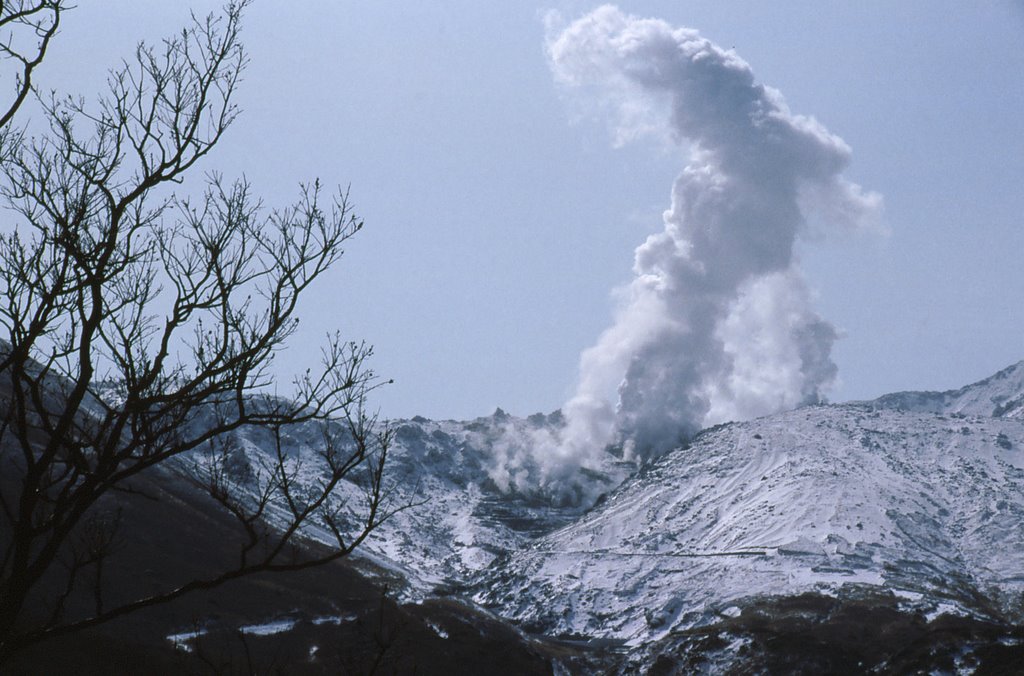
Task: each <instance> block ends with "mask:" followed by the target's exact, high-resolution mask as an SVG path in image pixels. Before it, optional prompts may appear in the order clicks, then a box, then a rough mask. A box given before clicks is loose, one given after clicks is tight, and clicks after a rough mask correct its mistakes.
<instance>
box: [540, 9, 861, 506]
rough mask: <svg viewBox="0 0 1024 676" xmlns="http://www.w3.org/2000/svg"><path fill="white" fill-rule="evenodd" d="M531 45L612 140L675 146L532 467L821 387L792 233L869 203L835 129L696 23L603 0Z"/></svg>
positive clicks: (685, 432) (843, 218)
mask: <svg viewBox="0 0 1024 676" xmlns="http://www.w3.org/2000/svg"><path fill="white" fill-rule="evenodd" d="M548 54H549V57H550V63H551V68H552V71H553V74H554V76H555V78H556V80H557V81H558V82H559V83H561V84H563V85H565V86H566V87H567V88H568V89H570V90H573V91H578V92H582V93H583V94H584V95H585V96H587V95H589V96H590V97H591V99H593V98H594V97H596V99H597V100H598V102H600V103H601V104H602V105H603V106H604V107H605V108H607V109H610V110H611V111H612V114H613V116H614V117H613V119H614V122H615V124H616V126H617V132H618V134H617V136H618V138H619V140H629V139H631V138H633V137H635V136H637V135H638V134H640V133H647V132H652V131H653V132H655V133H656V134H657V136H658V137H660V138H665V139H668V142H670V143H674V144H677V145H678V146H680V147H683V148H686V149H688V152H689V163H688V164H687V165H686V167H685V168H684V169H683V171H682V174H681V175H680V176H679V177H678V178H677V179H676V181H675V184H674V185H673V188H672V202H671V208H670V209H669V210H668V211H666V212H665V214H664V230H663V231H661V232H658V233H656V234H654V235H651V236H650V237H648V238H647V240H646V241H645V242H643V243H642V244H641V245H640V246H638V247H637V249H636V251H635V261H634V266H633V270H634V273H635V276H634V278H633V280H632V282H631V283H630V284H629V285H628V287H627V288H626V289H624V290H623V294H622V296H623V300H622V303H621V305H620V307H619V308H618V310H617V313H616V315H615V319H614V322H613V324H612V326H611V327H609V328H608V329H607V330H606V331H605V332H604V333H603V334H602V335H601V336H600V338H599V339H598V341H597V343H596V344H595V345H594V346H593V347H591V348H589V349H587V350H586V351H585V352H584V353H583V355H582V357H581V362H580V379H579V383H578V386H577V390H576V393H575V396H574V397H573V398H572V399H571V400H570V401H569V402H568V403H567V404H566V405H565V407H564V408H563V411H564V414H565V416H566V427H565V428H564V429H563V430H562V433H561V435H560V436H559V438H558V439H556V440H553V441H552V442H551V443H547V444H545V443H542V444H540V446H539V447H535V450H534V451H533V453H534V454H535V459H536V460H537V462H538V463H540V464H541V466H542V467H543V468H544V478H545V481H546V482H547V483H548V484H549V486H552V487H553V486H555V485H557V483H558V482H559V481H562V480H565V479H566V478H567V477H568V476H569V474H570V473H571V472H572V470H573V469H575V468H578V467H580V466H588V465H591V464H592V463H593V459H594V457H595V455H596V454H600V453H601V452H602V451H603V449H604V448H605V446H606V445H607V444H609V443H618V442H622V443H624V444H625V446H626V450H627V452H633V453H635V454H636V455H637V456H639V457H640V458H641V459H647V458H649V457H651V456H653V455H655V454H658V453H661V452H664V451H665V450H668V449H670V448H671V447H673V446H674V445H676V444H678V442H679V441H680V440H681V439H682V438H685V437H688V436H690V435H692V434H694V433H696V432H697V431H698V430H700V429H701V428H702V427H705V426H707V425H710V424H715V423H717V422H722V421H725V420H736V419H745V418H751V417H755V416H759V415H765V414H768V413H772V412H776V411H779V410H783V409H787V408H792V407H795V406H798V405H800V404H803V403H807V402H815V401H818V400H820V399H821V398H822V396H823V393H824V392H825V391H826V390H827V389H828V387H829V386H830V385H831V384H832V382H833V380H834V378H835V374H836V367H835V365H834V364H833V362H832V360H831V358H830V352H831V348H832V344H833V342H834V341H835V339H836V331H835V329H834V328H833V327H832V326H831V325H830V324H829V323H827V322H826V321H824V320H823V319H821V318H820V317H819V316H818V315H817V314H816V313H815V312H814V310H813V309H812V304H811V298H810V294H809V292H808V289H807V287H806V285H805V283H804V281H803V278H802V276H801V274H800V272H799V270H798V268H797V265H796V260H795V257H794V244H795V243H796V240H797V237H798V236H799V235H800V234H801V232H804V231H805V230H806V223H807V220H808V218H809V217H811V216H812V215H813V216H815V220H816V221H825V222H826V226H827V227H852V226H856V225H858V224H859V223H860V222H861V221H862V220H863V219H864V217H866V216H868V215H870V214H871V213H872V212H873V211H875V210H876V209H877V208H878V206H879V204H880V198H879V197H878V196H877V195H874V194H866V193H864V192H863V191H862V190H861V189H860V187H859V186H857V185H855V184H853V183H850V182H848V181H847V180H845V179H844V178H843V177H842V176H841V172H842V171H843V169H844V168H845V167H846V166H847V164H848V162H849V158H850V150H849V148H848V147H847V146H846V144H845V143H844V142H843V141H842V140H841V139H840V138H838V137H836V136H834V135H832V134H830V133H829V132H828V131H827V130H826V129H825V128H824V127H823V126H822V125H821V124H819V123H818V122H817V121H816V120H814V119H812V118H809V117H803V116H799V115H794V114H792V113H791V112H790V111H789V109H788V108H787V106H786V104H785V102H784V100H783V98H782V96H781V94H780V93H779V92H777V91H776V90H774V89H771V88H769V87H766V86H764V85H761V84H759V83H758V82H757V81H756V80H755V79H754V75H753V72H752V71H751V69H750V67H749V66H748V65H747V63H746V62H744V61H743V60H742V59H740V58H739V57H738V56H736V55H735V54H734V53H733V52H732V51H726V50H723V49H721V48H720V47H718V46H717V45H715V44H713V43H712V42H710V41H709V40H707V39H705V38H703V37H701V36H700V34H699V33H698V32H697V31H695V30H691V29H688V28H673V27H671V26H670V25H668V24H667V23H665V22H663V21H659V20H653V19H640V18H637V17H634V16H629V15H626V14H623V13H622V12H621V11H619V10H618V9H617V8H615V7H612V6H603V7H600V8H599V9H597V10H595V11H594V12H592V13H590V14H588V15H586V16H584V17H582V18H581V19H579V20H577V21H575V22H573V23H572V24H570V25H569V26H567V27H566V28H565V29H564V30H562V31H561V32H559V33H557V34H553V35H552V36H551V38H550V39H549V42H548ZM616 385H618V403H617V405H616V406H614V407H613V406H612V404H611V403H610V402H609V401H608V395H609V392H611V391H612V390H613V389H614V388H615V386H616Z"/></svg>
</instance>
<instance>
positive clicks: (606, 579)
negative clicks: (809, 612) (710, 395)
mask: <svg viewBox="0 0 1024 676" xmlns="http://www.w3.org/2000/svg"><path fill="white" fill-rule="evenodd" d="M851 583H852V584H863V585H870V586H873V587H876V588H883V589H891V590H893V591H895V592H897V593H898V594H900V595H902V596H904V597H906V598H907V599H914V600H916V601H917V604H918V607H921V608H923V609H925V610H932V611H938V610H942V609H956V610H958V611H960V612H964V613H974V614H977V615H982V616H984V615H989V616H994V615H998V614H999V613H1018V614H1019V613H1020V612H1021V608H1022V607H1024V606H1022V604H1021V601H1022V600H1024V424H1022V422H1021V421H1018V420H1005V419H994V418H980V417H965V416H963V415H961V414H956V415H954V416H944V415H937V414H933V413H911V412H903V411H896V410H889V409H880V408H875V407H870V406H864V405H844V406H819V407H809V408H803V409H799V410H796V411H793V412H789V413H784V414H780V415H776V416H772V417H768V418H763V419H759V420H755V421H751V422H747V423H736V424H729V425H725V426H721V427H719V428H714V429H711V430H708V431H705V432H704V433H702V434H700V435H699V436H698V437H697V438H696V439H695V440H694V442H693V443H692V444H691V445H690V446H689V447H686V448H680V449H678V450H676V451H674V452H672V453H669V454H668V455H666V456H665V457H663V458H662V459H661V460H659V461H658V462H656V463H654V464H653V465H651V466H649V467H648V468H646V469H645V470H643V471H641V472H640V473H639V474H637V475H636V476H634V477H633V478H632V479H630V480H628V481H627V482H626V483H625V484H624V485H623V486H621V487H620V488H619V489H618V490H616V491H614V492H613V493H611V494H610V495H609V496H608V497H607V499H606V500H605V501H603V503H601V504H599V505H598V506H597V507H595V508H594V509H593V510H592V511H590V512H589V513H588V514H586V515H584V516H583V517H582V518H580V519H579V520H578V521H576V522H574V523H572V524H570V525H567V526H566V527H564V528H562V529H560V530H558V531H556V532H553V533H550V534H549V535H547V536H544V537H541V538H539V539H537V540H535V541H533V542H531V543H529V544H527V545H526V546H525V547H523V548H522V549H521V550H519V551H517V552H515V553H513V554H512V555H511V556H509V557H508V558H507V559H505V560H503V561H502V562H500V564H499V565H497V566H495V567H494V568H493V569H491V570H489V571H487V572H486V573H485V574H484V575H483V576H482V577H481V578H480V579H479V581H478V586H477V588H478V593H477V596H476V599H477V600H478V601H479V602H480V603H482V604H484V605H486V606H489V607H491V608H493V609H494V610H496V611H497V612H498V613H500V614H502V615H504V616H506V617H509V618H513V619H515V620H518V621H520V622H522V623H523V624H524V625H525V626H527V627H529V628H531V629H533V630H538V631H545V632H553V633H556V634H563V635H578V636H586V637H600V638H608V639H622V640H627V641H630V642H632V643H633V644H634V645H643V644H645V643H647V642H649V641H651V640H653V639H657V638H659V637H661V636H664V635H666V634H667V633H668V632H669V631H670V630H672V629H678V628H684V627H691V626H696V625H702V624H708V623H711V622H713V621H715V620H716V619H717V618H720V617H721V616H723V615H731V614H735V613H736V612H738V611H737V609H736V608H735V607H734V606H735V605H737V604H739V605H742V603H743V600H744V599H750V598H752V597H756V596H758V595H788V594H796V593H800V592H802V591H810V590H826V591H827V590H830V589H832V590H834V589H836V588H838V587H841V586H843V585H848V584H851ZM908 602H909V601H908ZM1016 619H1017V620H1018V621H1019V620H1020V619H1021V618H1020V617H1017V618H1016Z"/></svg>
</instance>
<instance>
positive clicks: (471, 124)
mask: <svg viewBox="0 0 1024 676" xmlns="http://www.w3.org/2000/svg"><path fill="white" fill-rule="evenodd" d="M187 4H188V3H185V2H182V3H177V2H175V3H170V2H156V1H155V0H154V1H152V2H143V1H138V0H135V1H132V2H127V1H124V0H119V1H108V2H103V3H85V2H83V3H81V5H80V7H79V8H78V9H76V10H75V11H74V12H71V13H69V14H68V15H67V17H66V23H65V28H64V31H63V34H62V35H61V37H60V39H59V41H58V42H56V43H55V44H54V48H53V52H52V55H51V58H50V59H49V60H48V61H47V63H46V64H45V68H44V69H42V70H41V71H40V73H39V82H40V84H41V85H42V86H44V87H46V86H53V87H57V88H59V89H62V90H70V91H75V92H78V93H81V94H84V95H86V96H90V95H92V93H93V92H95V91H96V90H97V89H98V88H100V87H101V86H102V82H103V78H104V73H105V70H106V69H107V68H108V67H109V66H111V65H114V63H116V61H117V60H118V59H119V58H121V57H123V56H128V55H129V54H130V53H131V50H132V49H133V46H134V43H135V41H136V40H137V39H138V38H142V37H145V38H147V39H150V40H152V39H155V38H159V37H160V36H162V35H165V34H167V33H169V32H172V31H173V30H174V29H175V28H176V27H178V26H180V25H182V24H183V23H184V22H185V21H186V20H187V6H186V5H187ZM191 4H192V6H193V7H194V8H195V9H196V10H197V11H199V12H201V13H202V12H206V11H209V10H210V9H212V8H214V7H216V3H212V2H193V3H191ZM283 6H285V5H282V3H277V2H270V1H268V0H263V1H262V2H257V3H256V4H255V5H254V6H253V7H252V8H251V9H250V11H249V13H248V17H247V19H246V22H245V42H246V44H247V47H248V49H249V52H250V56H251V65H250V68H249V71H248V73H247V75H246V78H245V82H244V84H243V88H242V91H241V96H240V99H239V100H240V102H241V104H242V106H243V107H244V109H245V112H244V114H243V116H242V117H241V118H240V120H239V122H238V123H237V126H236V127H235V128H233V129H232V130H231V132H230V133H229V135H228V137H227V138H226V139H225V140H224V142H223V144H222V145H221V147H220V149H219V151H217V152H215V153H214V154H213V155H211V156H210V157H209V158H208V159H207V161H206V163H205V164H204V165H203V167H202V169H203V170H213V169H217V170H221V171H223V172H224V173H225V174H226V175H228V176H235V175H239V174H241V173H244V174H245V175H246V176H247V177H248V178H249V179H251V180H252V182H253V183H254V185H255V187H256V189H257V192H259V193H261V194H262V195H264V197H265V198H266V201H267V202H268V204H283V203H284V202H286V201H287V200H288V199H290V197H291V196H293V195H294V193H295V187H296V185H297V183H298V182H299V181H305V180H310V179H312V178H314V177H320V179H321V180H322V181H323V182H324V183H326V184H328V185H332V184H339V183H340V184H351V189H352V196H353V198H354V201H355V203H356V204H357V207H358V211H359V213H360V215H361V216H362V217H363V218H364V219H365V220H366V224H367V227H366V229H365V230H364V232H362V233H360V235H359V236H358V237H357V238H356V239H355V240H353V242H352V245H351V246H350V247H349V250H348V254H347V255H346V258H345V259H344V260H343V261H342V262H341V264H339V266H338V267H337V269H336V270H334V271H332V272H331V274H330V275H329V277H328V278H327V279H325V280H323V281H322V282H321V284H320V285H319V286H318V287H317V288H316V289H315V290H314V291H313V292H312V293H311V294H310V296H309V297H308V298H307V302H306V304H305V306H304V308H303V310H304V311H303V313H302V316H303V328H302V332H301V334H300V335H299V336H298V337H297V340H296V343H295V347H294V348H293V349H292V350H291V351H290V352H288V353H286V354H285V355H283V356H282V358H281V367H280V368H281V369H282V375H285V374H287V373H288V372H289V371H297V370H299V369H300V368H304V366H305V364H306V363H307V360H308V359H309V357H310V356H311V355H310V351H311V350H310V348H311V347H313V346H315V345H316V344H317V342H318V341H319V340H320V338H321V337H322V336H323V335H324V334H325V333H326V332H327V331H330V330H333V329H335V328H338V329H341V330H342V331H343V333H344V334H345V335H346V336H350V337H352V338H357V339H359V338H365V339H366V340H367V341H369V342H371V343H373V344H374V345H375V346H376V350H377V356H376V358H375V360H374V365H375V367H376V369H377V370H378V371H379V372H380V373H381V374H382V375H385V376H387V377H392V378H394V379H395V384H394V385H391V386H389V387H388V388H386V389H385V390H384V391H381V392H380V393H379V396H378V397H377V403H378V404H379V405H380V406H381V410H382V413H383V414H384V415H385V416H389V417H407V416H412V415H415V414H422V415H426V416H429V417H434V418H449V417H451V418H467V417H473V416H477V415H483V414H486V413H490V412H491V411H493V409H494V407H495V406H502V407H503V408H505V409H506V410H509V411H511V412H513V413H516V414H522V415H525V414H529V413H532V412H535V411H539V410H543V411H549V410H552V409H554V408H557V407H558V406H559V405H560V404H561V403H562V402H563V401H565V399H566V398H567V397H569V396H570V395H571V394H572V391H573V388H574V385H575V376H576V368H577V364H578V358H579V353H580V351H581V350H582V349H584V348H586V347H588V346H590V345H591V344H593V342H594V341H595V340H596V338H597V336H598V334H599V333H600V332H601V331H602V329H604V328H605V327H606V326H607V325H608V324H609V321H610V313H611V308H612V303H611V299H610V292H611V291H612V289H613V288H615V287H616V286H619V285H622V284H624V283H626V282H627V281H628V280H629V278H630V267H631V265H632V257H633V249H634V247H635V246H636V245H637V244H639V243H640V242H641V241H643V239H644V238H645V237H646V236H647V235H648V234H649V233H651V232H654V231H656V230H659V229H660V228H661V212H662V211H663V210H664V209H666V208H667V207H668V204H669V195H670V189H671V185H672V181H673V179H674V178H675V176H676V175H677V174H678V173H679V171H680V170H681V169H682V167H683V166H684V164H685V161H686V157H685V154H684V153H683V152H682V151H681V150H674V151H673V150H666V149H665V148H662V147H661V146H659V145H658V144H657V143H656V142H655V141H653V140H646V141H641V142H638V143H636V144H633V145H628V146H626V147H623V148H614V147H613V145H612V135H611V133H610V131H609V128H608V125H607V124H606V121H605V120H603V119H601V118H600V117H599V116H597V115H595V116H593V117H585V116H584V117H583V118H582V119H581V117H580V113H581V111H582V110H583V109H582V108H581V107H580V106H579V105H578V104H577V103H573V101H572V100H571V99H569V98H567V97H566V96H565V95H564V92H561V91H559V89H558V88H557V87H556V86H555V84H554V83H553V81H552V77H551V74H550V72H549V69H548V66H547V62H546V58H545V55H544V51H543V45H544V24H543V16H544V13H545V12H546V11H547V10H550V9H555V10H558V11H560V12H562V13H563V14H564V16H565V18H567V19H572V18H575V17H576V16H578V15H580V14H582V13H584V12H586V11H589V10H590V9H592V8H593V7H594V6H595V4H592V3H584V2H578V1H575V0H572V1H569V0H564V1H561V2H558V1H553V2H548V3H544V4H533V3H530V2H503V3H497V2H494V3H491V2H479V0H475V1H470V0H460V1H446V2H437V3H418V4H414V3H407V2H397V1H387V0H382V1H377V2H369V1H366V0H364V1H361V2H357V1H351V0H332V1H318V2H314V1H308V2H301V3H288V4H287V9H282V7H283ZM619 6H620V7H621V8H622V9H623V10H624V11H626V12H630V13H633V14H638V15H644V16H655V17H659V18H662V19H665V20H666V21H668V22H670V23H672V24H674V25H686V26H690V27H692V28H696V29H698V30H700V31H701V32H702V34H704V35H705V36H706V37H708V38H710V39H712V40H714V41H715V42H717V43H719V44H720V45H722V46H723V47H727V48H728V47H734V48H735V50H736V52H737V53H738V54H739V55H740V56H741V57H742V58H744V59H745V60H746V61H747V62H749V63H750V65H751V67H752V69H753V71H754V73H755V74H756V76H757V77H758V79H759V80H760V81H761V82H763V83H765V84H767V85H770V86H773V87H775V88H777V89H779V90H780V91H781V92H782V93H783V95H784V96H785V97H786V100H787V101H788V103H789V106H790V108H791V109H792V110H793V111H794V112H795V113H800V114H806V115H813V116H815V117H816V118H818V120H819V121H821V122H822V123H823V124H824V125H825V126H826V127H827V128H828V129H830V130H831V131H832V132H834V133H836V134H838V135H840V136H841V137H842V138H843V139H845V141H846V142H847V143H848V144H849V145H850V146H851V147H852V149H853V162H852V164H851V167H850V169H849V171H848V172H847V176H848V177H849V178H850V179H852V180H854V181H856V182H858V183H860V184H861V185H862V186H864V187H865V188H867V189H870V190H874V191H878V192H880V193H882V195H883V196H884V199H885V204H886V208H885V214H884V225H885V226H886V227H887V228H888V230H889V234H888V235H887V236H881V235H865V234H860V235H850V236H846V237H838V238H832V239H830V240H826V241H817V242H811V243H808V244H805V245H804V246H802V248H801V258H802V261H803V267H804V270H805V272H806V275H807V278H808V280H809V283H810V285H811V286H812V287H813V288H814V289H815V290H816V291H817V293H818V294H819V297H818V301H817V308H818V310H819V312H820V313H821V314H822V315H823V316H824V317H825V318H826V319H828V320H830V321H831V322H832V323H834V324H835V325H837V326H838V327H840V328H841V329H842V330H843V331H844V332H845V337H844V338H843V339H842V340H841V341H840V342H839V343H838V344H837V346H836V348H835V350H834V353H833V355H834V358H835V360H836V362H837V364H838V366H839V372H840V378H841V383H840V384H839V386H838V387H837V388H836V389H835V390H834V392H833V396H832V398H833V399H836V400H844V399H850V398H867V397H872V396H876V395H878V394H882V393H884V392H887V391H892V390H896V389H945V388H950V387H958V386H960V385H963V384H966V383H967V382H969V381H971V380H975V379H978V378H981V377H983V376H986V375H988V374H990V373H991V372H994V371H995V370H997V369H999V368H1001V367H1003V366H1006V365H1008V364H1010V363H1012V362H1015V361H1018V360H1020V359H1024V340H1022V337H1024V312H1022V310H1021V298H1022V297H1024V266H1022V264H1021V259H1022V255H1021V254H1022V252H1024V191H1022V186H1024V115H1022V113H1021V111H1022V110H1024V5H1022V4H1021V3H1020V2H1009V1H1004V2H977V3H963V2H953V1H949V2H935V1H933V0H919V1H901V2H830V3H821V2H809V1H808V2H787V3H782V4H778V3H770V4H769V3H760V2H723V1H721V0H708V1H699V2H698V1H686V0H672V1H660V2H657V1H651V2H621V3H619ZM595 112H596V111H595ZM196 178H197V179H198V178H201V176H199V175H198V174H197V175H196ZM192 185H196V184H195V183H193V184H192ZM187 188H188V185H186V189H187Z"/></svg>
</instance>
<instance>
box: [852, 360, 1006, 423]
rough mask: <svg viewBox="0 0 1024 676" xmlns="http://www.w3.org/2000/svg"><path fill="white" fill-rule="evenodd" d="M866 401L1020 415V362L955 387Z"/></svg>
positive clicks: (943, 410) (927, 409)
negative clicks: (953, 388) (974, 381)
mask: <svg viewBox="0 0 1024 676" xmlns="http://www.w3.org/2000/svg"><path fill="white" fill-rule="evenodd" d="M867 403H870V404H873V405H875V406H881V407H884V408H895V409H900V410H904V411H918V412H930V413H964V414H967V415H980V416H993V417H1002V418H1019V417H1024V361H1022V362H1018V363H1017V364H1014V365H1013V366H1009V367H1007V368H1005V369H1003V370H1002V371H1000V372H999V373H996V374H995V375H992V376H989V377H988V378H985V379H984V380H980V381H978V382H976V383H972V384H971V385H967V386H965V387H961V388H960V389H959V390H948V391H946V392H894V393H892V394H886V395H883V396H881V397H879V398H878V399H875V400H874V401H871V402H867Z"/></svg>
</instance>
